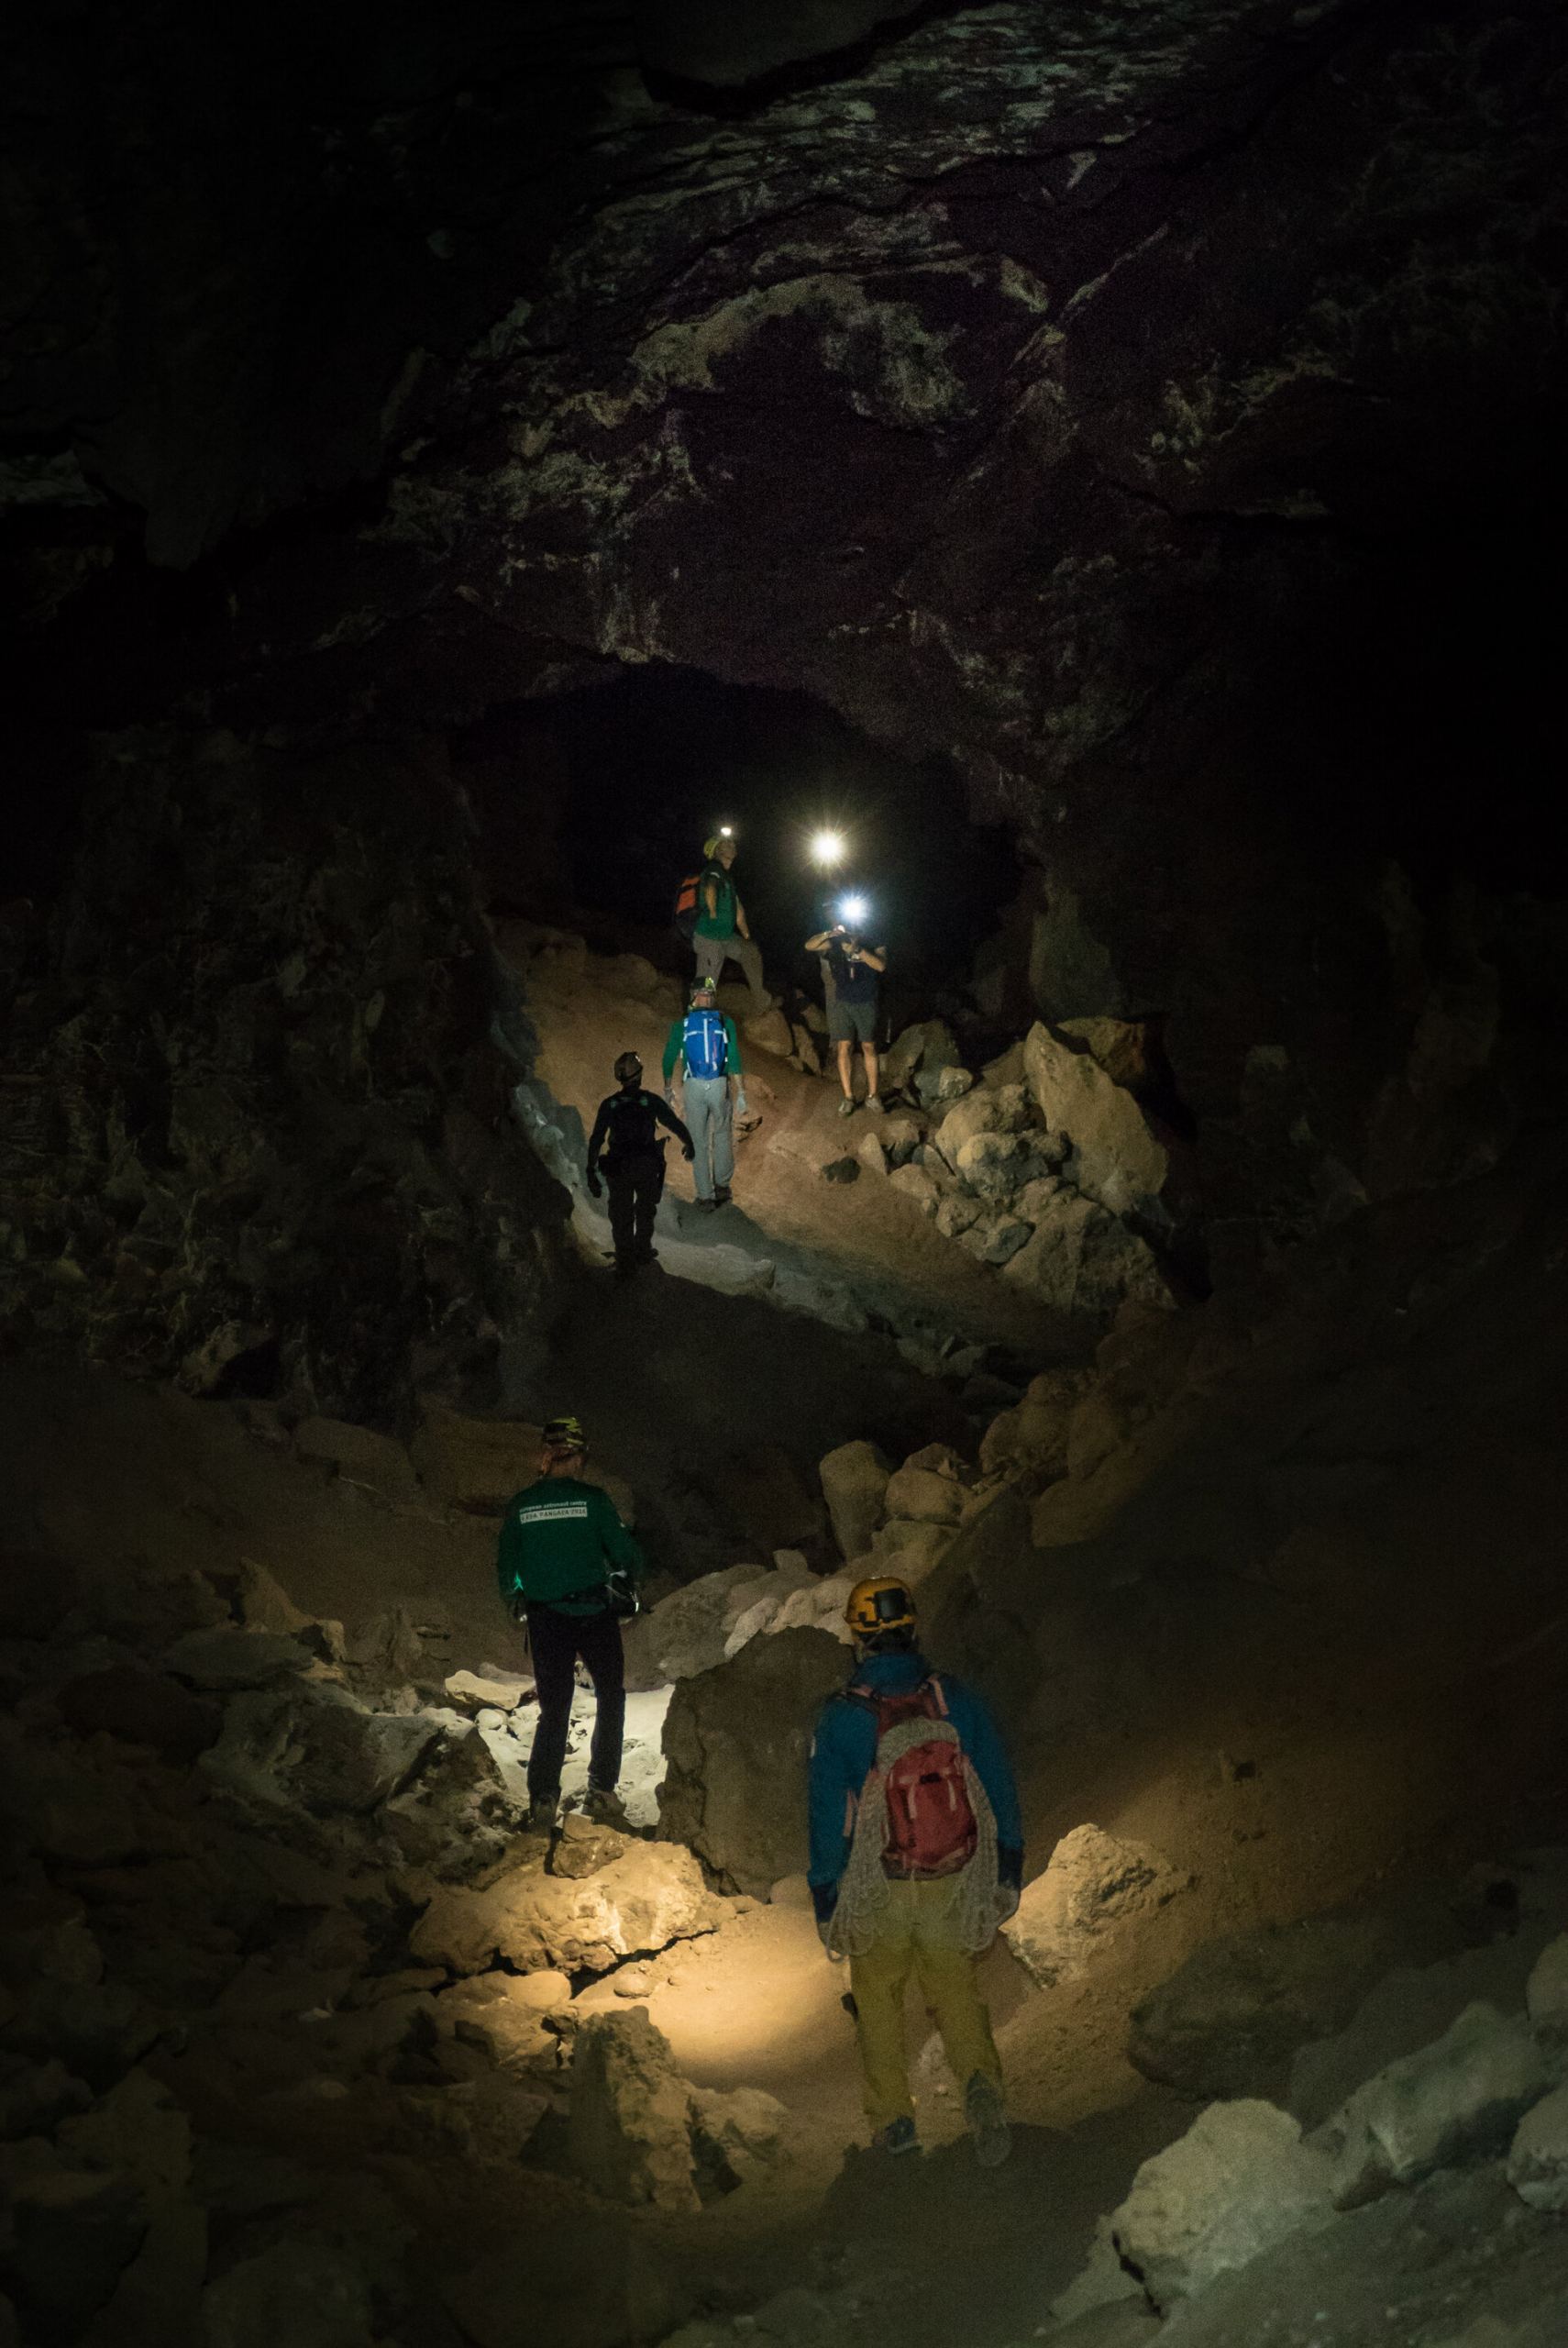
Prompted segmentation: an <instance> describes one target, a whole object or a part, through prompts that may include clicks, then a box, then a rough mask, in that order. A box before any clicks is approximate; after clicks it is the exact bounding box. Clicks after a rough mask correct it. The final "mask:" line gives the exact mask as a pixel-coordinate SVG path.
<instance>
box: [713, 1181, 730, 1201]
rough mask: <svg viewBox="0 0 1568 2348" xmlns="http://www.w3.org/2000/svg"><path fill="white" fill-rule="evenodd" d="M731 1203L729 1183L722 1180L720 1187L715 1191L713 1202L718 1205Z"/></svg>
mask: <svg viewBox="0 0 1568 2348" xmlns="http://www.w3.org/2000/svg"><path fill="white" fill-rule="evenodd" d="M729 1203H730V1192H729V1186H728V1184H727V1183H723V1182H721V1183H720V1185H719V1187H718V1189H717V1190H716V1191H714V1193H713V1204H714V1205H715V1206H716V1207H727V1206H728V1205H729Z"/></svg>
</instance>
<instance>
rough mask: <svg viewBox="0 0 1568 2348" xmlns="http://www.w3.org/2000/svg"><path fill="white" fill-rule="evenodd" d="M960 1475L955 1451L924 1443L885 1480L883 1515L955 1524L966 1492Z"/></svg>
mask: <svg viewBox="0 0 1568 2348" xmlns="http://www.w3.org/2000/svg"><path fill="white" fill-rule="evenodd" d="M962 1473H963V1463H962V1462H961V1460H960V1459H959V1457H958V1455H957V1453H956V1452H955V1451H953V1450H951V1449H950V1448H949V1447H948V1445H946V1444H944V1443H928V1444H927V1445H925V1447H924V1449H923V1450H921V1451H917V1452H915V1453H914V1454H913V1455H912V1456H911V1457H910V1458H908V1459H906V1460H905V1462H904V1464H903V1466H902V1467H900V1469H899V1471H898V1473H897V1474H896V1475H894V1476H892V1477H890V1478H889V1481H888V1486H887V1490H886V1491H885V1493H884V1495H883V1506H884V1508H885V1510H886V1512H887V1514H888V1515H889V1517H901V1518H904V1519H905V1520H906V1521H908V1522H910V1523H916V1524H956V1523H957V1522H958V1519H959V1517H960V1516H961V1515H962V1514H963V1512H964V1501H965V1497H966V1486H965V1485H964V1483H963V1482H962V1481H961V1480H960V1479H961V1477H962ZM845 1554H846V1555H852V1554H854V1553H853V1552H846V1553H845Z"/></svg>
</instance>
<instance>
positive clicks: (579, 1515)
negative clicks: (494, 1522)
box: [495, 1476, 645, 1614]
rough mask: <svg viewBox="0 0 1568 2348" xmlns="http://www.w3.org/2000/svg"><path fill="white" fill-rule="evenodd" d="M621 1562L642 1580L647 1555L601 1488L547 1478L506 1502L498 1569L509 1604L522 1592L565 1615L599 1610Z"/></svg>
mask: <svg viewBox="0 0 1568 2348" xmlns="http://www.w3.org/2000/svg"><path fill="white" fill-rule="evenodd" d="M616 1567H619V1568H620V1569H621V1570H622V1571H623V1572H625V1573H630V1574H632V1575H634V1576H635V1577H636V1578H639V1579H640V1578H641V1577H642V1575H643V1573H644V1571H645V1567H644V1563H643V1553H642V1551H641V1549H639V1548H638V1546H637V1545H636V1543H635V1541H634V1540H633V1538H632V1536H631V1534H629V1533H628V1532H627V1530H626V1528H625V1526H624V1524H623V1523H622V1522H621V1519H620V1517H619V1515H618V1514H617V1512H616V1509H615V1503H614V1501H613V1500H612V1499H611V1497H610V1495H609V1493H608V1492H607V1491H605V1490H603V1488H602V1486H601V1485H599V1484H590V1483H586V1482H584V1481H582V1480H581V1479H579V1478H577V1477H575V1476H541V1477H540V1479H539V1480H538V1482H537V1483H536V1484H530V1485H529V1486H528V1488H527V1490H526V1491H522V1492H518V1493H517V1494H516V1495H515V1496H514V1498H513V1499H512V1500H510V1501H508V1502H507V1503H506V1514H505V1516H504V1517H503V1518H502V1525H501V1543H500V1546H499V1548H498V1550H497V1552H496V1560H495V1573H496V1580H497V1582H498V1584H499V1585H500V1589H501V1601H502V1605H503V1606H505V1607H506V1608H507V1609H508V1610H510V1609H511V1607H512V1605H513V1601H514V1600H516V1599H518V1598H524V1599H532V1600H537V1601H539V1602H541V1603H543V1604H544V1605H547V1606H553V1607H555V1608H556V1610H557V1611H558V1612H559V1613H562V1614H597V1613H598V1612H599V1611H601V1609H602V1607H603V1605H604V1603H605V1596H604V1581H605V1576H606V1575H607V1574H609V1573H610V1572H611V1571H612V1570H613V1569H614V1568H616Z"/></svg>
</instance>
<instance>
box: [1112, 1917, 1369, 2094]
mask: <svg viewBox="0 0 1568 2348" xmlns="http://www.w3.org/2000/svg"><path fill="white" fill-rule="evenodd" d="M1397 1945H1398V1944H1397V1936H1396V1934H1395V1933H1394V1932H1393V1931H1392V1930H1391V1928H1390V1926H1389V1925H1388V1923H1387V1922H1386V1921H1385V1920H1383V1919H1381V1918H1379V1917H1377V1916H1375V1915H1373V1916H1368V1917H1362V1916H1355V1917H1314V1918H1310V1919H1309V1920H1307V1921H1306V1922H1302V1923H1299V1924H1293V1925H1287V1926H1285V1927H1283V1928H1281V1929H1280V1930H1278V1931H1265V1932H1256V1933H1242V1934H1241V1935H1239V1936H1238V1937H1237V1938H1236V1939H1234V1940H1228V1941H1210V1942H1209V1943H1207V1944H1205V1945H1204V1946H1203V1947H1202V1948H1200V1949H1198V1950H1197V1951H1196V1952H1195V1954H1194V1955H1192V1956H1191V1957H1189V1958H1188V1959H1187V1962H1186V1964H1184V1965H1183V1966H1181V1967H1180V1969H1179V1970H1178V1971H1177V1972H1176V1973H1175V1974H1173V1975H1172V1977H1171V1978H1170V1979H1169V1980H1168V1981H1167V1982H1165V1984H1164V1985H1163V1986H1162V1987H1161V1988H1158V1989H1156V1990H1155V1991H1154V1993H1153V1994H1152V1995H1151V1996H1150V1997H1148V1998H1146V1999H1144V2000H1143V2004H1142V2005H1140V2006H1139V2007H1138V2008H1137V2010H1135V2012H1134V2013H1133V2016H1132V2032H1131V2034H1130V2037H1129V2040H1128V2054H1129V2056H1130V2058H1131V2059H1132V2062H1133V2063H1135V2064H1136V2065H1137V2066H1138V2068H1139V2070H1141V2071H1142V2072H1143V2075H1144V2077H1146V2078H1151V2079H1158V2080H1162V2081H1164V2082H1165V2084H1166V2085H1167V2086H1170V2087H1174V2088H1179V2089H1180V2090H1181V2092H1182V2093H1183V2094H1184V2095H1201V2096H1242V2097H1245V2096H1252V2095H1257V2094H1259V2093H1270V2092H1275V2091H1277V2092H1281V2093H1283V2091H1284V2088H1285V2084H1286V2078H1287V2077H1288V2072H1289V2066H1290V2059H1291V2057H1292V2055H1293V2054H1295V2052H1296V2050H1297V2047H1299V2046H1301V2045H1304V2044H1305V2043H1306V2042H1307V2041H1308V2040H1309V2039H1315V2038H1320V2037H1322V2036H1324V2035H1325V2034H1326V2033H1327V2032H1329V2031H1330V2030H1332V2029H1334V2028H1337V2027H1338V2026H1339V2025H1340V2024H1342V2022H1344V2021H1348V2020H1349V2019H1350V2016H1351V2014H1352V2013H1353V2011H1354V2010H1355V2008H1356V2006H1357V2004H1358V2003H1359V2002H1360V1999H1361V1998H1362V1997H1363V1996H1364V1993H1365V1992H1366V1990H1367V1989H1368V1988H1371V1986H1372V1984H1373V1982H1374V1981H1375V1980H1376V1979H1377V1977H1378V1976H1379V1975H1380V1974H1382V1973H1384V1972H1386V1970H1387V1969H1388V1966H1389V1963H1390V1960H1391V1958H1392V1957H1393V1956H1394V1955H1396V1954H1397Z"/></svg>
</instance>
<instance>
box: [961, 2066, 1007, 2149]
mask: <svg viewBox="0 0 1568 2348" xmlns="http://www.w3.org/2000/svg"><path fill="white" fill-rule="evenodd" d="M964 2117H965V2119H966V2120H967V2121H968V2123H969V2133H970V2135H971V2136H972V2137H973V2138H974V2140H975V2158H976V2159H977V2161H978V2162H979V2164H980V2166H981V2167H982V2168H1000V2166H1001V2165H1002V2163H1003V2161H1005V2160H1006V2158H1007V2156H1008V2154H1009V2153H1010V2152H1011V2150H1012V2131H1011V2129H1010V2127H1009V2126H1008V2124H1007V2113H1006V2111H1005V2110H1003V2108H1002V2093H1001V2089H1000V2088H999V2087H998V2085H997V2083H996V2081H995V2080H994V2079H988V2078H987V2077H986V2076H985V2074H984V2072H982V2071H977V2072H976V2074H975V2076H974V2077H973V2078H972V2079H971V2080H970V2082H969V2084H968V2086H967V2087H966V2088H965V2090H964Z"/></svg>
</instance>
